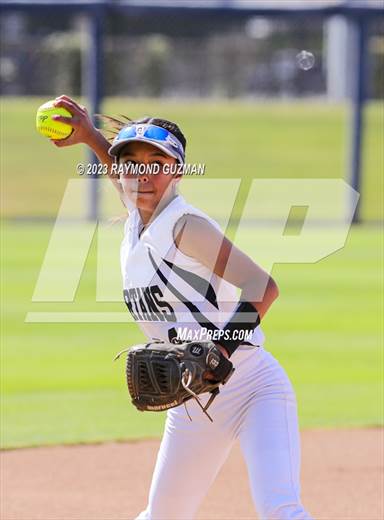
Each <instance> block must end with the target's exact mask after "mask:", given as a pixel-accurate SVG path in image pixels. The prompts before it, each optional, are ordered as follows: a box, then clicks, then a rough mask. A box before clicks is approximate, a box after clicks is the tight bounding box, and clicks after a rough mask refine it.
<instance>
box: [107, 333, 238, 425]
mask: <svg viewBox="0 0 384 520" xmlns="http://www.w3.org/2000/svg"><path fill="white" fill-rule="evenodd" d="M124 352H128V354H127V364H126V378H127V385H128V390H129V393H130V395H131V398H132V403H133V404H134V405H135V406H136V408H137V409H138V410H141V411H147V410H148V411H155V412H157V411H163V410H168V409H169V408H174V407H175V406H179V405H180V404H184V405H185V403H186V401H188V400H189V399H192V398H193V399H195V400H196V402H197V403H198V404H199V406H200V408H201V409H202V411H203V412H204V413H205V414H206V415H207V417H208V418H209V419H210V420H211V421H212V418H211V417H210V415H209V414H208V413H207V409H208V408H209V406H210V405H211V404H212V401H213V399H214V398H215V397H216V395H217V394H218V393H219V386H220V385H221V384H225V383H226V382H227V381H228V379H229V378H230V377H231V375H232V374H233V371H234V368H233V365H232V363H231V361H229V359H227V358H226V357H225V356H224V355H223V354H222V353H221V352H220V350H219V349H218V348H217V347H216V345H215V344H214V343H212V342H211V341H200V342H195V341H194V342H188V343H181V344H173V343H165V342H154V343H147V344H143V345H135V346H134V347H131V348H129V349H125V350H123V351H122V352H120V353H119V354H117V356H116V357H115V359H118V358H119V357H120V355H121V354H123V353H124ZM208 373H209V374H211V376H212V377H213V379H207V378H206V376H207V374H208ZM206 392H210V393H211V397H210V398H209V400H208V402H207V404H206V405H205V406H203V405H202V404H201V402H200V399H199V395H200V394H203V393H206ZM186 410H187V409H186ZM187 413H188V410H187ZM188 416H189V418H190V419H191V417H190V415H189V414H188Z"/></svg>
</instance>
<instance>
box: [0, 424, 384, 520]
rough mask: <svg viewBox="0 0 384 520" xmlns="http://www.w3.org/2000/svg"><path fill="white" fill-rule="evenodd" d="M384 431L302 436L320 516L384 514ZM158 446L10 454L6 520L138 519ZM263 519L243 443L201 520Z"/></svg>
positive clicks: (308, 500)
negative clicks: (256, 506)
mask: <svg viewBox="0 0 384 520" xmlns="http://www.w3.org/2000/svg"><path fill="white" fill-rule="evenodd" d="M383 433H384V430H380V429H364V430H316V431H309V430H307V431H304V432H303V433H302V452H303V469H302V489H303V501H304V503H305V505H306V507H307V508H308V509H309V511H310V512H311V513H312V515H313V516H314V518H316V519H318V520H320V519H321V520H347V519H348V520H381V519H382V518H383V516H384V507H383V493H384V492H383V489H384V487H383V461H384V453H383ZM158 445H159V443H158V441H144V442H137V443H107V444H100V445H91V446H69V447H64V446H59V447H53V448H36V449H22V450H14V451H6V452H3V453H2V463H1V473H2V478H1V481H2V501H1V502H2V505H1V519H2V520H130V519H132V518H134V516H135V514H137V513H138V512H139V511H140V510H141V508H144V506H145V503H146V497H147V491H148V486H149V483H150V478H151V473H152V469H153V465H154V462H155V457H156V451H157V448H158ZM180 477H182V461H180ZM228 482H230V485H228ZM229 489H230V492H229ZM255 518H257V517H256V514H255V512H254V510H253V506H252V502H251V498H250V493H249V488H248V482H247V475H246V470H245V465H244V462H243V460H242V458H241V455H240V450H239V447H238V446H237V445H236V446H235V448H234V449H233V451H232V453H231V455H230V457H229V459H228V460H227V462H226V463H225V465H224V466H223V468H222V470H221V472H220V474H219V476H218V478H217V480H216V482H215V484H214V485H213V487H212V488H211V489H210V491H209V493H208V495H207V497H206V499H205V501H204V503H203V504H202V506H201V509H200V512H199V516H198V519H199V520H208V519H209V520H211V519H220V520H224V519H227V520H235V519H236V520H240V519H247V520H249V519H255Z"/></svg>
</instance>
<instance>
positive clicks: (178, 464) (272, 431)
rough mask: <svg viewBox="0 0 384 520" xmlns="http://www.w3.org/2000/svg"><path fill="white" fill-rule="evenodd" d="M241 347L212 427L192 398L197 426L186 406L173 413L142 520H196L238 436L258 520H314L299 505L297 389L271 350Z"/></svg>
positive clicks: (219, 398) (212, 412) (212, 409)
mask: <svg viewBox="0 0 384 520" xmlns="http://www.w3.org/2000/svg"><path fill="white" fill-rule="evenodd" d="M242 349H244V350H242ZM242 349H240V350H237V351H236V352H235V353H234V354H233V356H232V358H231V361H233V363H234V365H235V367H236V370H235V372H234V374H233V375H232V377H231V379H230V380H229V381H228V383H227V384H226V385H225V386H223V387H221V391H220V394H219V395H218V396H217V397H216V399H215V401H214V402H213V404H212V405H211V407H210V408H209V410H208V412H209V413H210V415H211V417H212V418H213V423H211V422H210V421H209V420H208V418H207V417H206V416H205V415H204V414H203V413H202V411H201V410H200V408H199V407H198V405H197V403H195V402H194V400H190V401H188V403H187V407H188V411H189V413H190V415H191V417H192V422H191V421H190V420H189V418H188V416H187V414H186V411H185V409H184V406H179V407H177V408H173V409H171V410H169V411H168V412H167V420H166V423H165V431H164V435H163V439H162V442H161V446H160V450H159V453H158V456H157V461H156V466H155V470H154V473H153V478H152V484H151V489H150V493H149V500H148V505H147V508H146V510H145V511H143V512H142V513H141V514H140V515H139V516H138V517H137V518H136V520H193V519H194V518H195V516H196V513H197V510H198V508H199V506H200V504H201V502H202V500H203V498H204V497H205V495H206V493H207V491H208V489H209V487H210V486H211V484H212V482H213V481H214V479H215V477H216V475H217V473H218V472H219V470H220V468H221V466H222V465H223V463H224V462H225V460H226V458H227V456H228V454H229V452H230V450H231V447H232V445H233V442H234V441H235V440H236V439H237V438H238V439H239V440H240V445H241V449H242V452H243V455H244V459H245V461H246V464H247V468H248V474H249V480H250V487H251V492H252V497H253V501H254V504H255V508H256V511H257V513H258V517H259V519H260V520H310V518H311V517H310V515H309V514H308V513H307V512H306V511H305V509H304V508H303V506H302V504H301V501H300V475H299V473H300V437H299V431H298V421H297V407H296V398H295V394H294V391H293V389H292V386H291V384H290V381H289V379H288V377H287V375H286V373H285V371H284V370H283V368H282V367H281V366H280V365H279V363H278V362H277V361H276V360H275V358H274V357H273V356H272V355H271V354H270V353H269V352H266V351H265V350H264V349H262V348H255V349H249V348H248V349H247V348H246V347H242ZM208 397H209V395H207V396H206V395H203V396H202V401H203V403H205V402H206V401H207V399H208ZM231 478H233V480H234V481H235V479H236V475H231ZM223 491H224V492H226V493H228V492H230V490H228V489H226V490H223Z"/></svg>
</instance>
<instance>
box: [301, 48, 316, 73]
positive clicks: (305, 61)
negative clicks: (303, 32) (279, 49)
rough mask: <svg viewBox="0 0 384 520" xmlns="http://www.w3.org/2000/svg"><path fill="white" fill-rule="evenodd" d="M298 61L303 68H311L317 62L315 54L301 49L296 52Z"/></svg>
mask: <svg viewBox="0 0 384 520" xmlns="http://www.w3.org/2000/svg"><path fill="white" fill-rule="evenodd" d="M296 63H297V65H298V67H300V69H302V70H310V69H311V68H312V67H313V66H314V64H315V56H314V54H312V52H309V51H300V52H299V53H298V54H296Z"/></svg>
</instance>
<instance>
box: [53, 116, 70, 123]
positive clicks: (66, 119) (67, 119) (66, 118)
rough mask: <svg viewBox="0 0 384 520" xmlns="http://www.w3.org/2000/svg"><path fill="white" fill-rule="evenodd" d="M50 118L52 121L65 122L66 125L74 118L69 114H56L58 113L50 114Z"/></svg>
mask: <svg viewBox="0 0 384 520" xmlns="http://www.w3.org/2000/svg"><path fill="white" fill-rule="evenodd" d="M51 119H53V121H58V122H59V123H67V124H68V125H70V124H72V123H73V120H74V118H73V117H70V116H58V115H55V116H51Z"/></svg>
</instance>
